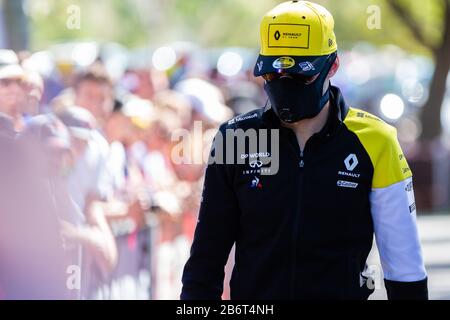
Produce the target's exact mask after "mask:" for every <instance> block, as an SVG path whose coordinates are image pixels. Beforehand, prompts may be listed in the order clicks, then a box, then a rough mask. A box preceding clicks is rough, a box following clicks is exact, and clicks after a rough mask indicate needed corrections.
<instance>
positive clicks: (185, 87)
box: [175, 78, 233, 124]
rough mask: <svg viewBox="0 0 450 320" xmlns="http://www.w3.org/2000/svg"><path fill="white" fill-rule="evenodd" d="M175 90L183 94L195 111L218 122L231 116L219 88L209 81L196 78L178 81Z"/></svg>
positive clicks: (231, 113)
mask: <svg viewBox="0 0 450 320" xmlns="http://www.w3.org/2000/svg"><path fill="white" fill-rule="evenodd" d="M175 90H176V91H178V92H180V93H182V94H184V95H185V96H186V97H187V98H188V99H189V100H190V102H191V104H192V106H193V108H194V110H195V111H197V112H199V113H200V114H202V115H203V116H204V117H206V118H207V119H209V120H211V121H213V122H215V123H217V124H219V123H222V122H225V121H227V120H229V119H230V118H232V116H233V112H232V111H231V109H230V108H228V107H227V106H226V105H225V104H224V97H223V95H222V92H220V90H219V89H218V88H217V87H216V86H214V85H212V84H211V83H209V82H207V81H205V80H202V79H197V78H191V79H186V80H182V81H180V82H178V83H177V84H176V86H175Z"/></svg>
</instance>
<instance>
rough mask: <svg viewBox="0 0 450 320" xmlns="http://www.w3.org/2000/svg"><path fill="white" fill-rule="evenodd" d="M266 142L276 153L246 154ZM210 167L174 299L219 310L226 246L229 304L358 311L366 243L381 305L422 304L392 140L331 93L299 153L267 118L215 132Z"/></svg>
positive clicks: (402, 169) (416, 254)
mask: <svg viewBox="0 0 450 320" xmlns="http://www.w3.org/2000/svg"><path fill="white" fill-rule="evenodd" d="M239 129H242V130H239ZM266 132H267V133H268V136H269V137H268V138H267V141H271V139H272V138H273V139H274V141H275V142H274V143H268V144H266V146H267V145H268V147H267V148H264V147H261V145H260V146H259V147H258V149H256V150H255V149H251V146H250V142H249V141H250V139H251V137H252V134H256V136H257V137H258V140H259V142H260V144H261V142H264V141H263V140H264V139H263V137H262V136H263V135H265V133H266ZM231 133H234V134H235V136H237V138H235V137H232V136H231V135H230V134H231ZM227 134H228V135H227ZM243 135H244V136H246V137H247V138H246V143H245V144H240V143H241V142H242V141H244V140H245V139H243V138H242V136H243ZM277 135H278V136H279V137H278V138H277V137H276V136H277ZM222 142H223V143H222ZM227 144H228V148H227ZM262 144H264V143H262ZM230 146H232V147H231V148H230ZM240 146H241V150H239V147H240ZM242 146H244V148H242ZM232 149H234V150H232ZM277 149H278V150H277ZM221 151H222V152H223V160H224V161H222V162H221V161H220V160H222V159H221V158H222V153H221ZM233 153H234V154H233ZM211 156H212V157H211V159H210V160H211V161H213V160H216V161H215V163H211V164H210V165H209V166H208V168H207V171H206V177H205V184H204V192H203V197H202V204H201V209H200V213H199V221H198V224H197V228H196V231H195V237H194V242H193V245H192V249H191V256H190V258H189V260H188V262H187V264H186V266H185V269H184V274H183V290H182V293H181V298H182V299H220V297H221V295H222V291H223V279H224V265H225V264H226V261H227V258H228V255H229V252H230V250H231V247H232V246H233V244H236V254H235V266H234V269H233V274H232V279H231V282H230V287H231V298H232V299H367V298H368V297H369V295H370V294H371V293H372V292H373V290H372V288H373V283H372V281H370V280H369V281H368V279H367V276H366V275H365V270H366V259H367V256H368V254H369V251H370V250H371V248H372V239H373V235H374V231H375V234H376V238H377V244H378V249H379V252H380V256H381V261H382V269H383V271H384V276H385V283H386V286H387V289H388V295H389V298H390V299H403V298H405V299H425V298H427V284H426V282H427V280H426V272H425V268H424V264H423V259H422V255H421V248H420V243H419V240H418V236H417V229H416V222H415V214H416V211H415V205H414V193H413V190H412V174H411V171H410V170H409V167H408V164H407V162H406V160H405V158H404V156H403V153H402V152H401V149H400V147H399V144H398V142H397V138H396V131H395V129H394V128H392V127H391V126H389V125H387V124H386V123H384V122H383V121H382V120H380V119H378V118H376V117H375V116H372V115H370V114H369V113H366V112H364V111H361V110H357V109H353V108H349V107H348V106H347V105H346V104H345V102H344V100H343V98H342V96H341V93H340V91H339V89H338V88H336V87H332V99H331V104H330V113H329V117H328V121H327V123H326V125H325V127H324V128H323V129H322V131H321V132H319V133H317V134H315V135H313V136H312V137H311V138H310V139H309V140H308V142H307V144H306V146H305V149H304V150H303V151H301V150H300V148H299V145H298V142H297V140H296V137H295V134H294V133H293V131H291V130H290V129H287V128H284V127H282V126H280V123H279V120H278V119H277V117H276V116H275V114H274V112H273V110H271V109H270V107H269V106H268V107H266V108H262V109H260V110H257V111H253V112H250V113H248V114H246V115H243V116H239V117H237V118H235V119H233V120H231V121H229V122H228V123H226V124H224V125H222V126H221V128H220V130H219V134H218V136H216V139H215V143H214V147H213V151H212V153H211ZM217 159H219V160H217ZM230 159H235V161H234V163H231V162H232V161H230ZM268 159H270V161H271V162H270V163H266V162H267V161H268ZM226 160H228V163H223V162H226ZM238 160H239V161H240V162H241V163H236V162H237V161H238ZM277 160H278V162H277ZM242 162H243V163H242ZM273 163H277V164H278V165H273ZM375 269H376V268H375ZM380 269H381V268H380ZM375 277H376V274H375ZM375 281H377V279H375Z"/></svg>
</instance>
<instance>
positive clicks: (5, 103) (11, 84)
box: [0, 64, 27, 131]
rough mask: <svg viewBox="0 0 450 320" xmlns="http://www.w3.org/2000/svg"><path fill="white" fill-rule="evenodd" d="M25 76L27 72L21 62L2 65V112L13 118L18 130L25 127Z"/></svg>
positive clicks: (0, 103) (0, 67) (0, 71)
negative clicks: (23, 112) (23, 113)
mask: <svg viewBox="0 0 450 320" xmlns="http://www.w3.org/2000/svg"><path fill="white" fill-rule="evenodd" d="M24 77H25V72H24V71H23V69H22V67H21V66H20V65H19V64H10V65H3V66H0V112H2V113H4V114H7V115H9V116H10V117H12V118H13V120H14V127H15V128H16V130H17V131H21V130H22V129H23V127H24V118H23V115H22V110H23V109H24V107H25V105H26V102H27V95H26V92H25V89H24V87H23V80H24Z"/></svg>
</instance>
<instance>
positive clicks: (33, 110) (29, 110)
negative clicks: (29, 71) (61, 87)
mask: <svg viewBox="0 0 450 320" xmlns="http://www.w3.org/2000/svg"><path fill="white" fill-rule="evenodd" d="M43 91H44V90H43V88H42V87H40V86H38V85H36V84H33V83H28V84H27V85H26V92H27V103H26V104H25V108H24V110H23V113H26V114H28V115H31V116H34V115H36V114H37V113H38V112H39V105H40V103H41V99H42V95H43V93H44V92H43Z"/></svg>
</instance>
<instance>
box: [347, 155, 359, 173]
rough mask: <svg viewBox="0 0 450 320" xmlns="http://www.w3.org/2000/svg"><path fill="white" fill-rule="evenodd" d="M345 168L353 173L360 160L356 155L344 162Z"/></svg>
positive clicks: (350, 156)
mask: <svg viewBox="0 0 450 320" xmlns="http://www.w3.org/2000/svg"><path fill="white" fill-rule="evenodd" d="M344 163H345V167H346V168H347V170H348V171H353V170H355V168H356V167H357V166H358V163H359V162H358V158H357V157H356V155H354V154H351V155H349V156H348V157H347V159H345V160H344Z"/></svg>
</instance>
